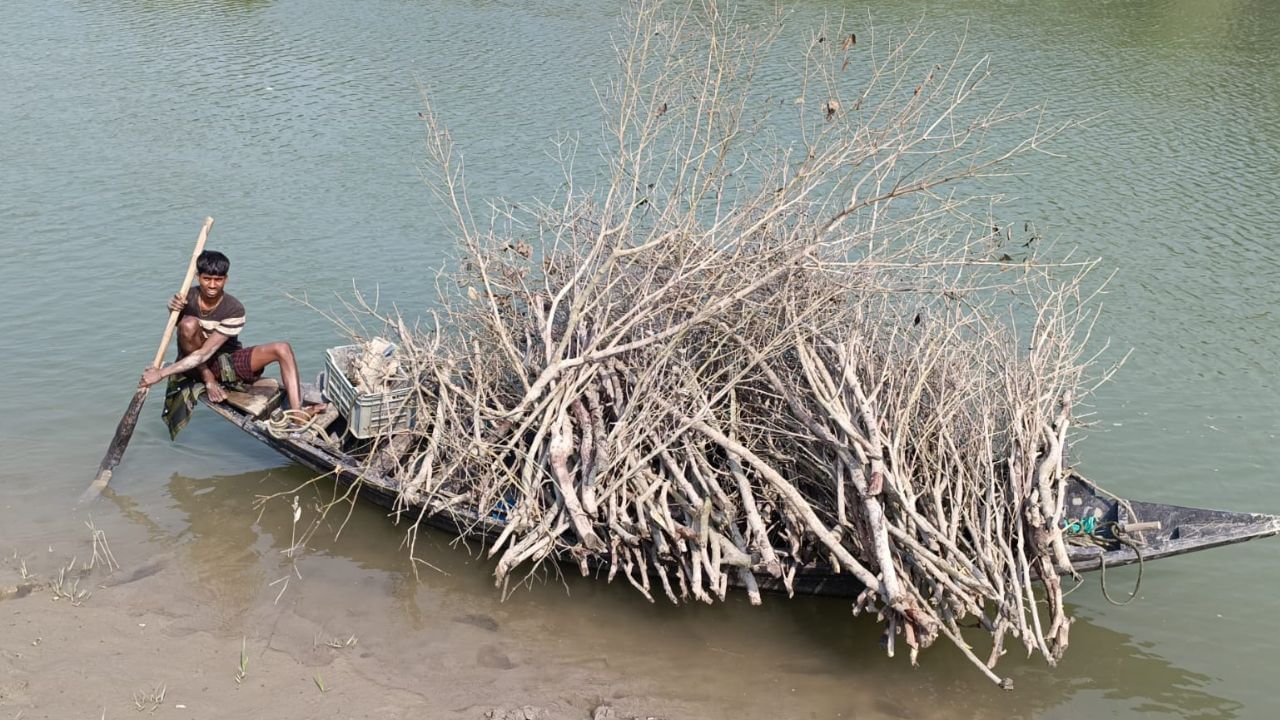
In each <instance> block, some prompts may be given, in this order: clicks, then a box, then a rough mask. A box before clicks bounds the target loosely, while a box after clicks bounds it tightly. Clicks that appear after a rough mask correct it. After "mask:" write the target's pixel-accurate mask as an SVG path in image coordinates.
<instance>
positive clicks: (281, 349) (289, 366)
mask: <svg viewBox="0 0 1280 720" xmlns="http://www.w3.org/2000/svg"><path fill="white" fill-rule="evenodd" d="M249 351H250V353H249V365H250V366H251V367H252V368H253V372H254V373H261V372H262V370H263V369H264V368H266V367H267V366H268V365H270V364H271V363H273V362H274V363H279V364H280V381H281V382H283V383H284V394H285V396H286V397H288V398H289V408H290V409H292V410H303V409H304V408H303V407H302V390H301V387H300V384H299V382H298V362H297V360H295V359H294V357H293V347H292V346H290V345H289V343H287V342H273V343H267V344H266V345H254V346H253V347H252V348H249ZM324 407H325V406H324V405H312V406H310V407H309V408H305V410H306V411H307V412H308V413H309V414H312V415H314V414H315V413H317V412H320V411H322V410H324Z"/></svg>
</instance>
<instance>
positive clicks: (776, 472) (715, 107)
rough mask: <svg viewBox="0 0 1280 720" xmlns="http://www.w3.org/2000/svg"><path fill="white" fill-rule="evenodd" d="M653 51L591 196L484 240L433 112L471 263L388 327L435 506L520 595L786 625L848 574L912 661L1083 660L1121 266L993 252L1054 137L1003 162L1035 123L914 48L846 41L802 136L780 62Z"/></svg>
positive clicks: (654, 25)
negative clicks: (1084, 594)
mask: <svg viewBox="0 0 1280 720" xmlns="http://www.w3.org/2000/svg"><path fill="white" fill-rule="evenodd" d="M624 28H625V29H626V35H625V37H624V39H623V40H621V41H620V42H619V58H620V63H621V67H622V71H621V73H620V76H619V78H618V80H617V81H616V82H615V83H614V84H613V85H611V86H609V87H608V89H607V91H606V92H604V93H603V99H604V103H605V105H606V109H607V110H609V112H608V113H607V116H608V120H607V121H606V127H607V128H608V129H609V131H610V132H611V135H610V136H609V137H610V138H611V145H610V146H609V147H608V148H606V151H605V152H603V156H604V157H606V158H607V159H608V160H609V165H608V168H607V169H608V174H607V175H606V176H605V177H604V178H603V179H601V180H599V181H598V182H597V183H595V184H593V186H592V187H591V188H590V189H589V190H586V189H582V190H580V189H579V188H578V185H577V184H575V183H574V180H573V175H572V173H571V172H570V173H567V177H568V180H567V183H566V190H565V192H564V193H563V195H562V196H560V197H559V198H557V199H556V201H554V202H551V203H547V204H543V205H539V206H537V207H535V208H533V209H531V210H525V209H520V208H516V207H514V206H495V212H494V213H493V217H494V218H495V221H494V222H490V223H487V224H486V225H485V226H483V227H481V226H479V225H477V224H476V222H475V220H474V216H473V214H472V210H471V207H470V204H469V202H468V200H467V199H466V195H465V192H464V188H463V184H462V167H461V160H460V158H459V156H458V154H457V153H456V152H455V150H454V148H453V146H452V144H451V142H450V139H449V136H448V133H447V132H446V131H445V130H444V128H443V127H442V126H441V125H440V124H439V123H438V121H437V118H436V115H435V114H434V112H430V111H429V112H428V113H426V116H427V125H428V128H429V133H428V147H429V150H430V152H431V156H432V160H433V163H434V164H433V168H434V171H435V174H434V175H433V183H434V187H435V188H436V189H437V190H438V191H439V193H440V196H441V197H442V198H443V200H444V202H445V204H446V206H447V207H449V208H451V209H452V210H453V212H454V213H455V217H456V219H457V221H458V237H459V254H460V257H459V258H458V263H457V268H456V270H455V271H453V272H451V273H450V274H448V275H447V278H446V282H443V283H441V286H442V287H445V288H446V291H445V292H444V293H443V294H442V298H441V303H442V309H441V310H439V311H437V312H435V313H434V322H430V323H427V324H426V326H423V325H418V326H415V327H413V328H410V327H408V326H406V324H405V323H404V322H403V321H402V320H400V319H399V318H397V317H392V318H386V319H387V320H388V325H389V327H390V328H391V329H392V332H393V333H394V335H395V337H394V341H395V342H396V343H397V345H398V351H397V357H398V360H399V362H400V364H401V367H402V369H404V370H405V371H407V372H408V373H409V375H410V376H411V377H415V378H417V382H418V385H417V392H418V394H419V396H420V401H421V403H420V406H421V407H423V408H429V411H428V412H425V413H423V415H424V417H420V418H419V421H418V423H417V424H416V425H415V429H414V430H413V431H412V432H413V437H412V442H409V443H402V445H401V447H403V448H404V451H403V454H402V456H401V461H400V465H399V469H398V473H399V476H400V479H401V481H402V484H403V487H404V488H405V489H404V492H405V498H406V500H407V501H411V502H412V503H413V504H414V505H418V506H422V507H425V508H426V511H427V512H441V511H446V510H448V509H449V508H451V507H452V508H457V507H460V506H466V507H468V508H470V509H471V510H472V511H474V512H476V513H478V514H479V515H480V516H481V517H490V518H492V517H497V518H500V519H501V521H502V522H503V523H504V524H503V526H502V527H503V531H502V532H501V535H500V536H499V537H497V538H496V539H493V540H492V541H491V542H490V543H489V544H488V546H487V548H486V552H487V553H488V555H489V556H491V557H493V558H495V559H496V563H497V564H496V575H497V579H498V582H499V583H500V584H503V585H505V584H507V583H509V582H510V581H511V580H512V579H517V580H519V579H520V578H523V577H524V576H525V574H526V573H529V572H532V570H533V569H534V568H536V567H539V565H540V563H542V562H543V561H547V560H555V561H560V562H565V561H568V562H570V563H577V564H578V565H579V566H580V568H581V571H582V572H583V573H584V574H585V573H600V574H603V575H606V576H607V577H608V578H609V579H611V580H613V579H621V580H624V581H625V582H628V583H630V584H631V585H633V586H635V588H636V589H637V590H639V592H641V593H643V594H644V595H645V596H646V597H649V598H650V599H653V598H656V597H665V598H668V599H670V600H671V601H673V602H684V601H687V600H698V601H704V602H712V601H714V600H719V599H724V598H725V597H726V596H727V595H728V594H729V593H731V592H737V591H739V590H737V589H740V591H741V592H745V593H746V594H747V596H748V597H750V599H751V601H752V602H754V603H758V602H761V601H762V599H763V598H762V595H761V592H760V587H761V585H762V584H763V585H766V586H768V587H780V588H784V589H788V590H789V589H792V588H793V587H794V586H795V583H796V578H797V576H798V575H803V574H804V573H805V572H806V570H810V569H813V568H824V569H826V570H828V571H830V572H835V573H841V574H848V575H849V576H851V577H852V578H854V579H856V580H857V581H858V582H860V583H861V584H862V585H863V586H865V588H866V589H865V591H864V592H863V593H862V594H861V595H860V596H859V597H857V598H856V600H855V601H854V604H853V608H854V611H855V612H856V613H862V612H866V613H872V614H874V615H875V616H876V617H878V618H880V619H881V620H882V621H883V622H884V624H885V627H886V640H887V643H888V648H889V651H890V653H892V652H893V649H894V647H895V643H897V642H903V643H905V644H906V646H907V647H908V648H909V650H910V655H911V657H912V660H913V661H914V660H915V657H916V654H917V652H918V651H919V650H920V649H922V648H925V647H927V646H929V645H930V644H931V643H932V642H934V641H935V640H936V639H937V638H938V637H939V636H945V637H947V638H949V639H950V640H951V641H953V642H954V643H955V644H956V645H957V646H958V647H959V648H960V649H961V650H962V651H963V652H964V653H965V654H966V655H967V656H969V657H970V658H971V659H972V660H973V661H974V662H975V663H976V664H977V665H978V666H979V667H981V668H982V670H983V671H984V672H985V673H986V674H987V675H988V676H989V677H991V678H992V679H993V680H995V681H997V682H1002V680H1001V679H1000V678H999V676H997V675H996V674H995V673H994V672H993V671H992V670H991V668H992V667H994V666H995V663H996V660H997V659H998V658H999V657H1000V655H1001V654H1002V653H1003V645H1004V641H1005V640H1006V639H1007V638H1008V637H1010V636H1012V637H1013V638H1015V639H1016V640H1017V641H1018V642H1021V643H1022V644H1023V645H1024V646H1025V647H1026V648H1027V649H1028V651H1031V652H1034V651H1038V652H1039V653H1041V654H1042V655H1043V656H1044V657H1045V658H1047V659H1048V660H1049V661H1050V662H1051V663H1052V662H1056V660H1057V659H1058V658H1059V657H1060V656H1061V654H1062V652H1063V650H1064V649H1065V648H1066V645H1067V631H1068V626H1069V619H1068V617H1067V615H1066V612H1065V610H1064V607H1063V604H1062V588H1061V586H1060V584H1059V581H1058V576H1059V574H1060V573H1068V572H1070V571H1071V567H1070V563H1069V561H1068V560H1067V556H1066V549H1065V547H1064V544H1063V536H1062V530H1061V525H1062V523H1061V520H1062V516H1063V500H1064V487H1065V484H1066V482H1067V478H1068V474H1069V468H1068V466H1067V463H1066V459H1065V448H1066V446H1067V442H1068V436H1069V431H1070V429H1071V423H1072V420H1073V410H1074V409H1075V407H1076V406H1077V405H1078V403H1079V399H1080V398H1081V397H1082V396H1083V395H1084V394H1085V392H1086V391H1087V390H1088V388H1087V387H1085V384H1086V382H1087V378H1086V371H1087V370H1088V368H1089V366H1090V361H1091V358H1089V357H1086V356H1084V355H1083V354H1082V352H1083V348H1084V346H1085V343H1086V340H1087V336H1088V330H1089V327H1090V323H1091V318H1092V315H1091V310H1090V309H1089V308H1090V306H1089V304H1088V303H1087V302H1086V300H1087V299H1088V298H1087V297H1086V296H1085V293H1084V292H1083V290H1082V288H1083V287H1084V281H1085V277H1086V273H1087V271H1088V269H1089V268H1090V267H1091V265H1090V264H1089V263H1074V262H1070V261H1069V260H1062V259H1061V258H1058V259H1057V260H1056V261H1055V262H1047V261H1046V260H1044V259H1043V257H1042V256H1041V255H1040V254H1039V247H1038V246H1039V245H1042V244H1044V243H1043V242H1040V243H1038V244H1037V243H1035V241H1036V240H1037V238H1036V236H1035V235H1034V234H1032V231H1031V229H1030V228H1029V227H1027V228H1020V229H1021V230H1023V232H1022V233H1019V236H1018V237H1016V238H1015V237H1014V236H1013V233H1011V232H1009V231H1008V230H1002V229H1000V228H999V227H992V222H991V220H990V215H989V214H988V213H987V210H989V208H990V205H989V200H990V198H989V197H987V196H983V195H980V194H978V192H977V190H976V188H979V187H980V185H978V184H977V182H976V180H977V179H979V178H981V177H982V176H984V175H989V174H992V173H993V172H994V171H997V170H999V169H1000V168H1003V167H1005V166H1006V164H1007V163H1008V162H1009V161H1010V160H1011V159H1012V158H1014V157H1015V156H1016V155H1018V154H1020V153H1022V152H1024V151H1027V150H1029V149H1033V148H1037V147H1039V146H1040V145H1041V144H1042V143H1044V142H1045V141H1046V140H1047V139H1048V135H1051V134H1052V133H1051V132H1048V131H1046V130H1045V128H1044V126H1043V125H1042V124H1039V125H1035V126H1034V127H1032V128H1031V129H1030V131H1029V133H1028V137H1027V138H1026V139H1025V140H1023V141H1022V142H1015V143H1013V144H1012V145H1005V146H1001V145H999V144H997V143H995V142H994V141H993V140H992V139H991V138H993V137H995V136H997V135H999V134H1001V133H1005V132H1006V131H1007V129H1008V128H1013V127H1017V121H1019V120H1020V119H1022V118H1025V117H1027V115H1026V114H1025V113H1015V112H1010V111H1008V110H1006V109H1004V108H1003V107H1001V106H1000V105H999V103H998V102H997V103H988V104H985V105H984V104H983V103H982V102H981V101H982V99H983V98H984V97H986V95H985V94H984V91H983V90H982V87H983V81H984V80H985V79H986V65H985V63H984V62H983V61H981V60H978V61H975V62H973V63H969V64H962V58H963V53H962V52H959V53H956V54H955V56H954V57H951V58H950V60H949V61H947V62H943V63H935V62H931V61H925V62H924V65H923V67H919V68H918V67H917V66H916V62H917V61H919V60H921V58H928V57H930V53H929V52H928V49H929V48H928V46H927V45H925V44H924V43H922V41H921V40H920V38H919V37H917V36H916V35H915V34H914V33H907V34H906V35H905V36H904V37H902V38H898V39H892V38H891V39H888V40H883V39H881V40H877V41H876V42H874V43H872V42H868V41H867V40H864V39H862V38H858V37H856V36H854V35H853V34H852V33H850V32H848V31H847V30H844V29H841V28H824V29H822V30H820V31H819V32H818V33H816V34H815V35H814V36H813V37H812V38H811V41H810V42H809V43H807V49H806V50H804V51H803V52H801V53H800V55H799V56H798V58H797V62H795V63H793V64H794V65H795V66H797V67H802V68H804V72H805V75H804V77H803V78H802V81H801V82H800V83H799V84H798V85H797V87H798V88H800V90H799V91H798V94H799V97H798V98H797V99H796V100H795V101H788V102H787V103H786V104H785V105H783V106H782V107H784V108H785V110H784V111H783V112H782V114H784V115H785V116H786V117H785V118H783V119H781V120H779V119H777V118H774V117H773V116H772V115H771V114H770V113H769V112H768V111H772V110H775V109H776V108H777V107H778V106H779V103H778V101H777V100H776V99H771V98H769V97H765V93H764V92H763V91H762V90H760V89H758V88H755V87H754V85H753V84H752V79H753V78H754V77H756V75H757V74H758V72H757V71H758V70H759V63H761V62H764V59H765V58H768V57H771V56H772V54H774V53H776V52H781V51H780V50H777V46H776V45H774V44H773V40H774V38H775V33H772V32H765V33H764V34H763V35H761V34H760V33H759V31H757V30H752V29H748V28H744V27H742V26H741V25H739V24H736V23H735V22H734V21H733V20H732V19H731V18H726V17H724V16H722V15H721V14H719V13H717V12H716V11H715V9H714V6H711V5H707V4H703V3H694V4H691V5H689V6H680V7H677V8H672V7H670V6H665V5H661V4H654V5H650V4H646V3H638V4H635V5H634V6H633V8H632V10H630V12H629V15H628V18H627V23H626V24H625V25H624ZM832 38H834V41H832V40H830V39H832ZM771 48H772V49H771ZM772 62H776V59H775V60H772ZM757 104H759V105H760V106H768V107H767V109H766V110H761V111H760V112H759V113H756V112H754V111H753V108H756V106H757ZM971 105H973V106H976V107H977V108H978V109H972V108H971V107H970V106H971ZM806 107H812V108H818V111H817V112H816V113H815V112H808V111H806V110H805V108H806ZM770 123H773V124H774V125H770ZM775 125H776V126H777V127H774V126H775ZM997 130H999V133H997V132H996V131H997ZM788 138H789V139H788ZM560 149H561V153H562V157H563V158H565V164H566V167H569V166H571V164H572V163H571V158H572V153H573V151H572V149H571V148H570V147H568V146H567V145H566V146H561V148H560ZM1011 248H1017V250H1018V252H1017V255H1016V257H1015V255H1014V254H1013V250H1011ZM452 288H456V292H454V291H453V289H452ZM1034 584H1042V585H1043V589H1042V590H1040V589H1037V588H1036V587H1035V586H1034ZM976 626H980V627H981V628H983V629H984V631H985V634H986V635H988V636H989V641H988V642H987V644H986V646H985V647H984V648H983V650H982V651H981V655H982V656H981V657H980V656H979V651H976V650H974V649H973V645H972V643H971V640H973V638H969V637H962V630H961V628H962V627H976Z"/></svg>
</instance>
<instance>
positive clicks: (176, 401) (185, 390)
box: [160, 348, 262, 440]
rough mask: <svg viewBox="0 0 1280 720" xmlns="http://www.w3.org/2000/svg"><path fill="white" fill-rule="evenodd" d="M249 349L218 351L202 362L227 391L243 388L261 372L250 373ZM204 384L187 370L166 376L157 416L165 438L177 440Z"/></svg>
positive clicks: (189, 417) (189, 418) (202, 390)
mask: <svg viewBox="0 0 1280 720" xmlns="http://www.w3.org/2000/svg"><path fill="white" fill-rule="evenodd" d="M251 350H252V348H240V349H239V350H236V351H235V352H230V353H220V354H218V355H215V356H214V358H213V359H212V360H210V361H209V362H208V363H206V364H205V367H207V368H209V369H210V370H212V371H213V375H214V377H216V378H217V379H218V382H220V383H222V385H223V386H224V387H226V388H227V389H229V390H239V391H243V390H244V386H245V385H246V384H249V383H252V382H254V381H256V380H257V379H258V378H260V377H262V373H256V374H255V373H254V372H253V365H252V364H251V363H250V357H251V354H252V353H251V352H250V351H251ZM204 390H205V388H204V383H203V382H200V381H199V380H197V379H195V378H194V377H192V376H191V375H189V374H187V373H180V374H178V375H170V376H169V384H168V385H166V386H165V389H164V411H163V412H162V413H161V414H160V419H162V420H164V424H165V425H166V426H168V428H169V439H170V440H177V439H178V433H180V432H182V428H184V427H186V426H187V423H188V422H190V420H191V413H192V412H194V411H195V408H196V401H197V400H199V399H200V393H202V392H204Z"/></svg>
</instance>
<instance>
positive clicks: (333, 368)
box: [324, 345, 416, 438]
mask: <svg viewBox="0 0 1280 720" xmlns="http://www.w3.org/2000/svg"><path fill="white" fill-rule="evenodd" d="M359 353H360V346H359V345H343V346H341V347H335V348H329V349H328V350H325V351H324V354H325V363H324V369H325V380H324V396H325V398H327V399H328V400H329V402H332V403H333V404H334V406H336V407H337V408H338V412H339V413H340V414H341V415H342V417H344V418H346V421H347V431H348V432H350V433H351V434H352V435H354V436H356V437H358V438H371V437H375V436H377V435H384V434H387V433H391V432H397V431H400V430H408V429H410V428H412V427H413V421H414V415H415V411H416V408H415V407H414V405H415V403H414V397H413V388H411V387H407V388H401V389H399V390H390V391H388V392H383V393H375V394H372V395H357V394H356V389H355V387H354V386H353V385H352V384H351V381H350V380H349V379H347V373H346V369H347V366H348V364H349V363H350V362H351V359H352V358H354V357H355V356H356V355H358V354H359Z"/></svg>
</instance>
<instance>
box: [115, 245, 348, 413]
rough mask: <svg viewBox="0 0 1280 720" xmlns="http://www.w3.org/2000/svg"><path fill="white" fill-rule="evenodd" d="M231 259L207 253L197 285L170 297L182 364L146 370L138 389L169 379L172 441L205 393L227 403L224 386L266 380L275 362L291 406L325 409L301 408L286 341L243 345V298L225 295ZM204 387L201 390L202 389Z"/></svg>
mask: <svg viewBox="0 0 1280 720" xmlns="http://www.w3.org/2000/svg"><path fill="white" fill-rule="evenodd" d="M230 269H231V261H230V260H228V259H227V256H226V255H223V254H222V253H220V252H216V251H213V250H205V251H204V252H202V253H200V256H199V257H198V258H196V272H197V273H198V280H199V284H198V285H196V286H194V287H192V288H190V289H189V290H188V291H187V293H186V294H185V296H184V295H183V294H182V293H179V294H177V295H174V296H173V297H172V298H170V299H169V310H171V311H174V312H178V313H181V315H180V316H179V320H178V360H177V361H176V362H173V363H170V364H168V365H165V366H164V367H161V368H153V367H148V368H146V369H145V370H143V371H142V380H141V382H139V383H138V386H139V387H142V386H150V385H154V384H156V383H158V382H160V381H161V380H162V379H164V378H166V377H167V378H169V385H168V388H167V389H166V390H165V407H164V415H163V417H164V420H165V423H166V424H167V425H168V426H169V436H170V438H176V437H177V436H178V432H179V431H181V430H182V428H183V427H185V426H186V424H187V421H188V420H189V419H190V417H191V411H192V409H193V408H194V407H195V402H196V398H198V397H199V395H200V392H201V390H202V389H203V390H204V391H205V392H207V393H208V394H209V399H210V400H212V401H214V402H222V401H223V400H226V399H227V391H226V389H225V388H224V387H223V386H224V385H232V386H234V387H240V386H242V385H244V384H248V383H252V382H254V381H255V380H257V379H258V378H260V377H262V371H263V370H264V369H265V368H266V367H267V366H268V365H270V364H271V363H278V364H279V365H280V379H281V381H282V382H283V383H284V391H285V395H286V396H287V397H288V399H289V407H290V408H292V409H294V410H301V411H303V412H304V413H306V414H307V415H309V416H310V415H315V414H316V413H319V412H322V411H323V410H324V409H325V406H324V405H310V406H307V407H305V408H304V407H303V405H302V393H301V389H300V387H299V383H298V363H297V361H296V360H295V359H294V356H293V348H292V347H290V345H289V343H287V342H273V343H267V344H265V345H254V346H252V347H244V346H243V345H242V344H241V343H240V331H241V330H243V329H244V323H245V310H244V305H242V304H241V303H240V301H239V300H237V299H235V298H234V297H232V296H231V295H229V294H227V293H226V292H225V291H224V288H225V287H226V284H227V272H228V271H229V270H230ZM202 384H203V387H201V385H202Z"/></svg>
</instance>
